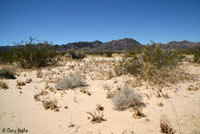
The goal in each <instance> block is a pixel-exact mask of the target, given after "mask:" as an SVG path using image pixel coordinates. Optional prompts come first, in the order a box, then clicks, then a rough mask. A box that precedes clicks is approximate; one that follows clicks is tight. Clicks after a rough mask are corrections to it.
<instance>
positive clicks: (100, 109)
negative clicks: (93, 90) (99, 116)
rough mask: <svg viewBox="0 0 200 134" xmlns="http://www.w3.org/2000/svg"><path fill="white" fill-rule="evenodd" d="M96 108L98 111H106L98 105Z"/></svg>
mask: <svg viewBox="0 0 200 134" xmlns="http://www.w3.org/2000/svg"><path fill="white" fill-rule="evenodd" d="M96 106H97V108H96V110H97V111H103V110H104V107H103V106H101V105H100V104H97V105H96Z"/></svg>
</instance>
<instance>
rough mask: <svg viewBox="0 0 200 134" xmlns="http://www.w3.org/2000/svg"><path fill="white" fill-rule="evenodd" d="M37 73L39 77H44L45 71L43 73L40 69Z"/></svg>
mask: <svg viewBox="0 0 200 134" xmlns="http://www.w3.org/2000/svg"><path fill="white" fill-rule="evenodd" d="M36 75H37V78H42V77H43V73H42V71H41V70H38V71H37V74H36Z"/></svg>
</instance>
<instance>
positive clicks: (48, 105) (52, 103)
mask: <svg viewBox="0 0 200 134" xmlns="http://www.w3.org/2000/svg"><path fill="white" fill-rule="evenodd" d="M42 104H43V107H44V109H45V110H48V109H50V110H54V112H57V111H59V109H58V101H57V100H55V99H53V100H44V101H42Z"/></svg>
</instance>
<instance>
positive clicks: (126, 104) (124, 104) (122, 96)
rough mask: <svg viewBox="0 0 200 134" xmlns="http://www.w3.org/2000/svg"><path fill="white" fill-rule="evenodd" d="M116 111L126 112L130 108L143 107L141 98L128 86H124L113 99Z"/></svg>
mask: <svg viewBox="0 0 200 134" xmlns="http://www.w3.org/2000/svg"><path fill="white" fill-rule="evenodd" d="M111 100H112V102H113V104H114V106H115V109H117V110H124V109H127V108H130V107H135V106H141V105H142V104H144V103H143V102H142V98H141V96H140V95H139V94H138V93H137V92H135V90H134V89H133V88H131V87H128V86H123V87H121V88H120V90H119V91H118V92H116V94H115V95H114V96H113V97H112V98H111Z"/></svg>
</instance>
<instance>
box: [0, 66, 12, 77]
mask: <svg viewBox="0 0 200 134" xmlns="http://www.w3.org/2000/svg"><path fill="white" fill-rule="evenodd" d="M0 78H3V79H15V78H16V77H15V72H14V71H13V70H11V69H9V68H2V69H0Z"/></svg>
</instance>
